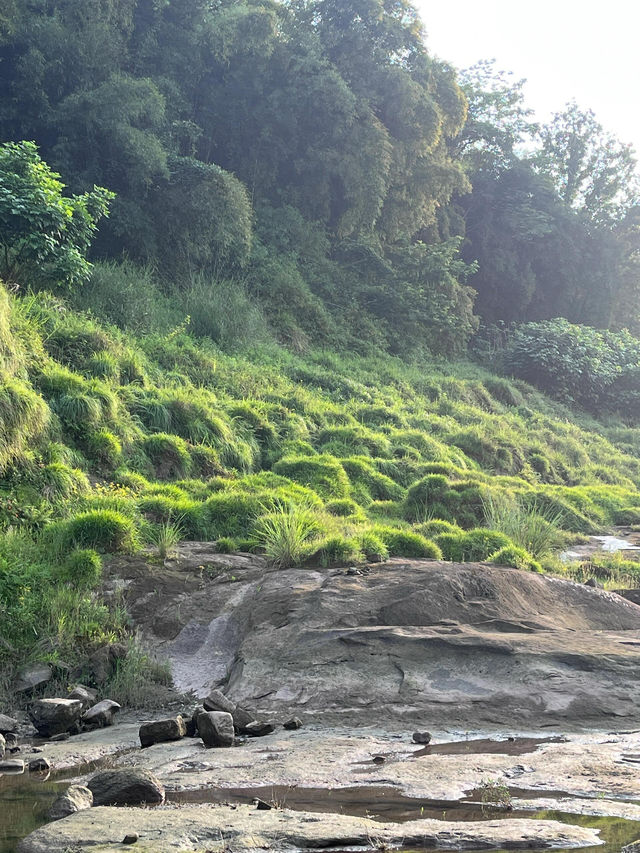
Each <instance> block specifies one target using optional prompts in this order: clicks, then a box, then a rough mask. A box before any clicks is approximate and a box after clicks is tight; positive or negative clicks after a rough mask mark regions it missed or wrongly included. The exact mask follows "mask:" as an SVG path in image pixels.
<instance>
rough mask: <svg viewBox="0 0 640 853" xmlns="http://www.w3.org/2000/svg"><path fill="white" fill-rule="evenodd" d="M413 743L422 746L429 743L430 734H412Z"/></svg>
mask: <svg viewBox="0 0 640 853" xmlns="http://www.w3.org/2000/svg"><path fill="white" fill-rule="evenodd" d="M413 742H414V743H422V744H425V743H431V732H414V733H413Z"/></svg>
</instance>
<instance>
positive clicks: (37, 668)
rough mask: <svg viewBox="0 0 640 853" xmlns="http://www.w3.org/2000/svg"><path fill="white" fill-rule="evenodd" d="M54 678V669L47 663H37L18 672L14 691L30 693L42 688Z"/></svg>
mask: <svg viewBox="0 0 640 853" xmlns="http://www.w3.org/2000/svg"><path fill="white" fill-rule="evenodd" d="M52 678H53V668H52V667H51V666H49V664H47V663H36V664H31V665H30V666H23V667H22V669H20V670H18V675H17V678H16V682H15V684H14V686H13V689H14V691H15V692H16V693H30V692H31V691H32V690H35V689H36V687H41V686H42V685H43V684H46V683H47V682H48V681H51V679H52Z"/></svg>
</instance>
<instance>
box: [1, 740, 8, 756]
mask: <svg viewBox="0 0 640 853" xmlns="http://www.w3.org/2000/svg"><path fill="white" fill-rule="evenodd" d="M6 746H7V742H6V741H5V739H4V735H0V758H4V754H5V751H6Z"/></svg>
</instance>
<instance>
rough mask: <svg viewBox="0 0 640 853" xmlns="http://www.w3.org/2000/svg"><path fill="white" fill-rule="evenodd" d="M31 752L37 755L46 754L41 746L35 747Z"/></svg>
mask: <svg viewBox="0 0 640 853" xmlns="http://www.w3.org/2000/svg"><path fill="white" fill-rule="evenodd" d="M31 752H35V753H36V754H37V753H38V752H44V749H43V748H42V747H41V746H34V747H32V749H31Z"/></svg>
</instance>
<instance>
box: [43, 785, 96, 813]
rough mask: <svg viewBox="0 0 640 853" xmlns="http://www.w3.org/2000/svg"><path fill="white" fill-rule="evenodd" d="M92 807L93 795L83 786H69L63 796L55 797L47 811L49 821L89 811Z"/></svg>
mask: <svg viewBox="0 0 640 853" xmlns="http://www.w3.org/2000/svg"><path fill="white" fill-rule="evenodd" d="M92 805H93V794H92V793H91V791H90V790H89V788H85V787H84V785H70V786H69V787H68V788H67V790H66V791H65V792H64V794H61V795H60V796H59V797H57V798H56V799H55V800H54V801H53V804H52V806H51V808H50V809H49V813H48V816H49V820H60V819H61V818H63V817H68V816H69V815H70V814H75V812H80V811H82V810H83V809H90V808H91V806H92Z"/></svg>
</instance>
